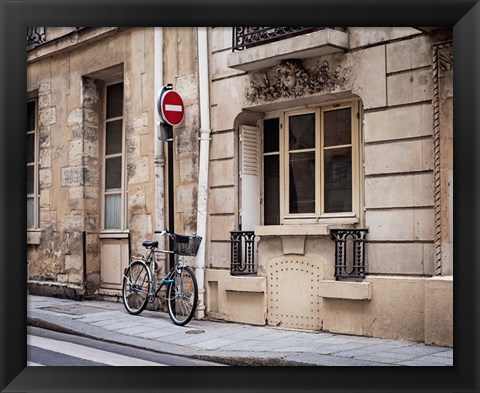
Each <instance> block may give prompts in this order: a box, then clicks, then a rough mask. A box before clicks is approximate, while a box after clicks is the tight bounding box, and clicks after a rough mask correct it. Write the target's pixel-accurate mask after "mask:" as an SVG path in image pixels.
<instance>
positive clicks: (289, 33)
mask: <svg viewBox="0 0 480 393" xmlns="http://www.w3.org/2000/svg"><path fill="white" fill-rule="evenodd" d="M324 29H340V30H344V29H343V28H336V27H234V28H233V42H232V52H235V51H238V50H244V49H248V48H251V47H253V46H257V45H263V44H266V43H269V42H274V41H279V40H283V39H286V38H290V37H295V36H297V35H300V34H306V33H310V32H312V31H317V30H324Z"/></svg>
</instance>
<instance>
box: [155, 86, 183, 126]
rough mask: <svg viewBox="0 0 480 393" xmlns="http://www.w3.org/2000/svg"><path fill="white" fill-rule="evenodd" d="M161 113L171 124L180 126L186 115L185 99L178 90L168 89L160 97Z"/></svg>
mask: <svg viewBox="0 0 480 393" xmlns="http://www.w3.org/2000/svg"><path fill="white" fill-rule="evenodd" d="M159 106H160V108H159V109H160V115H161V116H162V118H163V120H164V121H165V122H166V123H168V124H170V125H171V126H178V125H179V124H180V123H181V122H182V121H183V117H184V115H185V111H184V107H183V100H182V97H180V94H178V93H177V92H176V91H173V90H166V91H165V92H164V93H163V94H162V96H161V97H160V105H159Z"/></svg>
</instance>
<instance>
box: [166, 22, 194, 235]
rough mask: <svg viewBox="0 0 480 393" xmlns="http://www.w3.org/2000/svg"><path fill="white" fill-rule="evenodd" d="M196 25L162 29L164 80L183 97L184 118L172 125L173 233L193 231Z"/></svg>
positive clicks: (192, 232)
mask: <svg viewBox="0 0 480 393" xmlns="http://www.w3.org/2000/svg"><path fill="white" fill-rule="evenodd" d="M196 32H197V30H196V28H173V27H172V28H165V29H164V31H163V37H164V83H165V84H167V83H171V84H172V85H173V89H174V90H175V91H177V92H178V93H179V94H180V96H181V97H182V99H183V104H184V107H185V118H184V120H183V122H182V123H181V124H180V125H179V126H178V127H174V131H173V133H174V142H173V143H174V157H173V160H174V187H175V189H174V192H173V195H174V198H175V199H174V210H175V217H174V218H175V222H174V226H175V232H176V233H180V234H188V235H192V234H194V233H196V231H197V202H198V201H197V185H198V152H199V141H198V137H199V129H200V122H199V117H200V115H199V95H198V65H197V34H196Z"/></svg>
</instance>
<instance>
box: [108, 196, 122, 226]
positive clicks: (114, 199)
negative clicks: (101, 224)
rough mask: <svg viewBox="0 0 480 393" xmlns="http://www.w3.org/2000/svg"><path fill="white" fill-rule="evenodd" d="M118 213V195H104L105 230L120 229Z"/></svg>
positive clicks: (119, 207)
mask: <svg viewBox="0 0 480 393" xmlns="http://www.w3.org/2000/svg"><path fill="white" fill-rule="evenodd" d="M120 212H121V199H120V194H114V195H105V229H121V227H120Z"/></svg>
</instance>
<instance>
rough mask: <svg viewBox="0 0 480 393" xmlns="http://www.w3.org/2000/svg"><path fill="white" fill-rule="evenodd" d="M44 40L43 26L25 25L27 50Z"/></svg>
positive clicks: (42, 42)
mask: <svg viewBox="0 0 480 393" xmlns="http://www.w3.org/2000/svg"><path fill="white" fill-rule="evenodd" d="M45 42H46V37H45V27H27V50H30V49H33V48H35V47H37V46H39V45H42V44H44V43H45Z"/></svg>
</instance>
